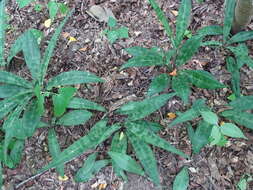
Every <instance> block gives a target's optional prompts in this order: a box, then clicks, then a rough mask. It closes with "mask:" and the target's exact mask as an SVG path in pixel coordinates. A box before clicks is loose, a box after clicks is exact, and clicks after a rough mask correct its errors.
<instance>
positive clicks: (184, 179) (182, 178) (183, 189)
mask: <svg viewBox="0 0 253 190" xmlns="http://www.w3.org/2000/svg"><path fill="white" fill-rule="evenodd" d="M189 178H190V177H189V173H188V168H187V167H183V169H182V170H181V171H180V172H179V173H178V174H177V176H176V178H175V180H174V182H173V190H187V188H188V185H189V182H190V179H189Z"/></svg>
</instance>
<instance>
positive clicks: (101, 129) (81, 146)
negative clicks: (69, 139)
mask: <svg viewBox="0 0 253 190" xmlns="http://www.w3.org/2000/svg"><path fill="white" fill-rule="evenodd" d="M106 123H107V121H106V120H101V121H99V122H98V123H96V125H95V126H93V127H92V128H91V130H90V132H89V133H88V134H87V135H86V136H84V137H81V138H80V139H79V140H77V141H75V142H74V143H73V144H72V145H70V146H69V147H68V148H66V149H65V150H63V151H62V152H61V153H60V154H59V156H58V157H57V158H56V159H54V160H52V161H51V162H50V163H49V164H48V165H47V166H45V167H44V168H42V169H41V170H40V171H38V173H40V172H43V171H46V170H48V169H50V168H54V167H56V166H58V165H60V164H63V163H65V162H67V161H70V160H72V159H74V158H75V157H77V156H80V155H81V154H83V153H84V152H85V151H87V150H88V149H91V148H95V147H96V146H97V145H99V144H100V143H102V142H103V141H104V140H106V139H107V138H109V137H110V136H111V135H112V133H114V132H115V131H117V130H119V129H120V126H118V125H113V126H110V127H109V126H106Z"/></svg>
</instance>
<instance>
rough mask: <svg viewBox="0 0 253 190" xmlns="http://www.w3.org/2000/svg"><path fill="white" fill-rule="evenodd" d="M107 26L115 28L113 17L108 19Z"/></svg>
mask: <svg viewBox="0 0 253 190" xmlns="http://www.w3.org/2000/svg"><path fill="white" fill-rule="evenodd" d="M107 25H108V26H109V27H111V28H113V27H115V26H117V20H116V19H115V18H113V17H111V16H110V17H109V19H108V23H107Z"/></svg>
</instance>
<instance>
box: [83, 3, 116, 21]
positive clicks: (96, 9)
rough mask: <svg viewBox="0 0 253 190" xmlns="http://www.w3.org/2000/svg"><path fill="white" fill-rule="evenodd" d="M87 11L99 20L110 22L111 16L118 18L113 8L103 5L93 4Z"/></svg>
mask: <svg viewBox="0 0 253 190" xmlns="http://www.w3.org/2000/svg"><path fill="white" fill-rule="evenodd" d="M86 12H87V14H88V15H90V16H91V17H92V18H94V19H96V20H98V21H99V22H108V20H109V17H113V18H114V19H116V18H115V16H114V14H113V12H112V11H111V9H109V8H106V7H102V6H100V5H93V6H91V7H90V9H89V10H88V11H86Z"/></svg>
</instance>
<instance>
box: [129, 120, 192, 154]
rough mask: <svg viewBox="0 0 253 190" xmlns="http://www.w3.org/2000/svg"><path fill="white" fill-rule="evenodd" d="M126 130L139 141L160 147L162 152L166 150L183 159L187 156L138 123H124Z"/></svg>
mask: <svg viewBox="0 0 253 190" xmlns="http://www.w3.org/2000/svg"><path fill="white" fill-rule="evenodd" d="M126 127H127V130H129V131H130V132H131V133H132V134H134V135H136V136H137V137H138V138H139V139H140V140H142V141H144V142H146V143H148V144H152V145H154V146H157V147H160V148H162V149H164V150H167V151H169V152H172V153H175V154H178V155H180V156H182V157H184V158H187V157H188V156H187V155H186V154H185V153H183V152H182V151H180V150H178V149H176V148H175V147H174V146H172V145H171V144H170V143H168V142H167V141H166V140H164V139H162V138H161V137H159V136H158V135H156V134H154V133H153V132H152V131H150V130H149V129H148V128H146V126H145V125H144V126H143V125H140V124H139V123H134V122H127V123H126Z"/></svg>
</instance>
